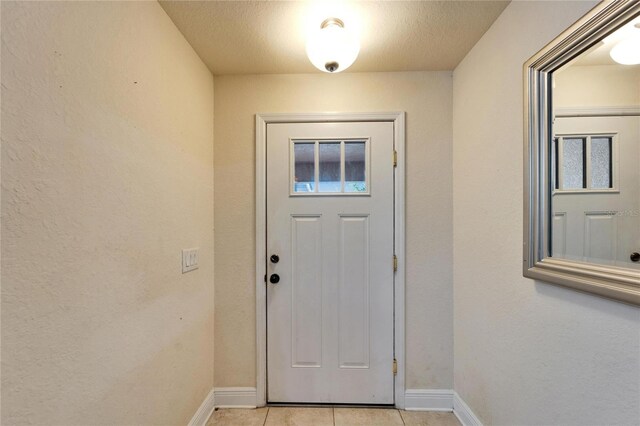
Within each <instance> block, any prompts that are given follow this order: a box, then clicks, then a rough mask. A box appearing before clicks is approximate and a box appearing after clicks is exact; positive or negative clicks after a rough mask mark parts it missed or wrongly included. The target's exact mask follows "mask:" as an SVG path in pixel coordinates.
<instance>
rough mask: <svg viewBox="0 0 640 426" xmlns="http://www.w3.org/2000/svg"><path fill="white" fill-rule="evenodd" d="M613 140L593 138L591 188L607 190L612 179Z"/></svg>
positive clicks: (610, 185)
mask: <svg viewBox="0 0 640 426" xmlns="http://www.w3.org/2000/svg"><path fill="white" fill-rule="evenodd" d="M611 177H612V174H611V138H596V137H593V138H591V188H593V189H607V188H611V187H612V186H613V185H612V184H613V182H612V181H613V179H611Z"/></svg>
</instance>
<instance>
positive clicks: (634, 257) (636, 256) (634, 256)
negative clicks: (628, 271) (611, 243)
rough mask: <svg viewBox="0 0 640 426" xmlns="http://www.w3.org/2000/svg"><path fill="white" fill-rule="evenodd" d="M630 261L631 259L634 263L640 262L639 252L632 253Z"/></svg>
mask: <svg viewBox="0 0 640 426" xmlns="http://www.w3.org/2000/svg"><path fill="white" fill-rule="evenodd" d="M629 259H631V261H632V262H640V253H638V252H634V253H631V256H629Z"/></svg>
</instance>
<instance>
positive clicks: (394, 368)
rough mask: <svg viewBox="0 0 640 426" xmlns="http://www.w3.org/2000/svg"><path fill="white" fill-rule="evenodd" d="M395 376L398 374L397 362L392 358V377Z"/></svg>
mask: <svg viewBox="0 0 640 426" xmlns="http://www.w3.org/2000/svg"><path fill="white" fill-rule="evenodd" d="M396 374H398V361H397V360H396V359H395V358H394V359H393V375H394V376H395V375H396Z"/></svg>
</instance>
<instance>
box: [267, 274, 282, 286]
mask: <svg viewBox="0 0 640 426" xmlns="http://www.w3.org/2000/svg"><path fill="white" fill-rule="evenodd" d="M269 282H270V283H271V284H278V283H279V282H280V275H278V274H271V276H270V277H269Z"/></svg>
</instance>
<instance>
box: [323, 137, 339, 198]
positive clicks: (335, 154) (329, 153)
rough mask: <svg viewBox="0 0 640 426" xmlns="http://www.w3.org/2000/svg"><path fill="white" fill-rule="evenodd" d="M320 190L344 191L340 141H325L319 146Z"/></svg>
mask: <svg viewBox="0 0 640 426" xmlns="http://www.w3.org/2000/svg"><path fill="white" fill-rule="evenodd" d="M319 148H320V149H319V153H318V157H319V160H320V161H319V169H320V181H319V182H318V191H319V192H342V179H341V168H340V142H323V143H321V144H320V146H319Z"/></svg>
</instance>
